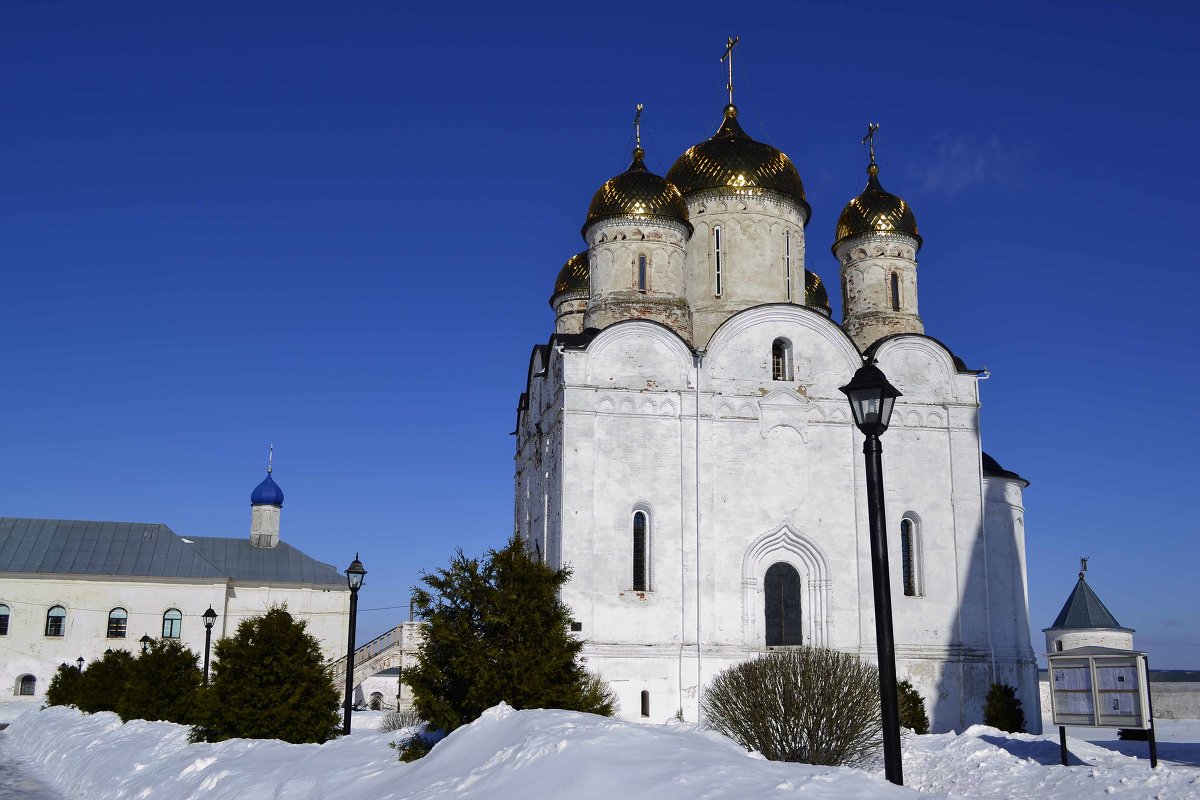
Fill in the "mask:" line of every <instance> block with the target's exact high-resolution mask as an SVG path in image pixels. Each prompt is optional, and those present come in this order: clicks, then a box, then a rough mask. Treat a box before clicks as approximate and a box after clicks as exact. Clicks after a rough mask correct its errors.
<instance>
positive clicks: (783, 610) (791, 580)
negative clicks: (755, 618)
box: [763, 561, 804, 647]
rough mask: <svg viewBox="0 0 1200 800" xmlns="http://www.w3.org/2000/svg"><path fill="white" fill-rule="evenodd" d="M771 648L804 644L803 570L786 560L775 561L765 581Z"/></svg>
mask: <svg viewBox="0 0 1200 800" xmlns="http://www.w3.org/2000/svg"><path fill="white" fill-rule="evenodd" d="M763 596H764V601H765V608H764V609H763V619H764V620H765V622H766V642H767V647H786V646H788V645H797V644H804V634H803V631H804V628H803V625H802V620H801V608H800V573H799V572H797V571H796V568H795V567H793V566H792V565H791V564H788V563H786V562H783V561H779V562H776V563H774V564H772V565H771V566H770V567H769V568H768V569H767V575H766V578H765V579H764V580H763Z"/></svg>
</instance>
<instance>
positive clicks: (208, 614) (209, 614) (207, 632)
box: [204, 606, 217, 686]
mask: <svg viewBox="0 0 1200 800" xmlns="http://www.w3.org/2000/svg"><path fill="white" fill-rule="evenodd" d="M216 624H217V612H215V611H213V607H212V606H209V607H208V611H205V612H204V685H205V686H207V685H208V655H209V653H210V652H211V651H212V629H213V625H216Z"/></svg>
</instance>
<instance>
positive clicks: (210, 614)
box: [204, 606, 217, 629]
mask: <svg viewBox="0 0 1200 800" xmlns="http://www.w3.org/2000/svg"><path fill="white" fill-rule="evenodd" d="M216 624H217V612H216V611H213V609H212V606H209V607H208V611H205V612H204V627H206V628H210V629H211V628H212V626H213V625H216Z"/></svg>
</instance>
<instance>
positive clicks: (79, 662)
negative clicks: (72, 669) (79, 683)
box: [75, 656, 83, 672]
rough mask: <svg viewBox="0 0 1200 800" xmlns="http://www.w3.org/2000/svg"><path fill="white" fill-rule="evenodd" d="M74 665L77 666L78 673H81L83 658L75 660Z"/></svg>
mask: <svg viewBox="0 0 1200 800" xmlns="http://www.w3.org/2000/svg"><path fill="white" fill-rule="evenodd" d="M75 663H76V664H78V665H79V671H80V672H83V656H80V657H79V658H77V659H75Z"/></svg>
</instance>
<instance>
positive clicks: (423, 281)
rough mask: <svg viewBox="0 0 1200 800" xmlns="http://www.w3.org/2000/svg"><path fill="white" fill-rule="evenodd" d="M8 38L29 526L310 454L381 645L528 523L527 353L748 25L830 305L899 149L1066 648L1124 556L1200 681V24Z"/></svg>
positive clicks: (147, 516)
mask: <svg viewBox="0 0 1200 800" xmlns="http://www.w3.org/2000/svg"><path fill="white" fill-rule="evenodd" d="M2 14H3V23H2V24H0V98H2V100H3V106H4V113H3V118H2V121H0V186H3V190H2V191H0V277H2V282H0V298H3V308H4V317H5V326H4V330H5V335H4V338H3V347H2V348H0V367H2V370H3V371H2V373H0V374H3V375H4V377H5V380H4V389H3V391H2V392H0V413H2V414H3V419H4V420H5V421H6V423H7V424H6V425H5V432H4V437H3V438H4V445H3V450H4V453H5V457H4V458H3V460H2V462H0V463H2V465H3V466H2V467H0V470H2V472H0V501H2V502H0V514H3V515H7V516H46V517H61V518H82V519H115V520H131V521H146V522H164V523H166V524H168V525H170V526H171V527H172V528H173V529H174V530H176V531H177V532H179V533H182V534H188V533H192V534H196V535H228V536H241V535H247V532H248V525H249V508H248V507H247V505H248V495H249V492H250V490H251V489H252V488H253V487H254V485H255V484H256V483H257V482H258V480H259V479H260V478H261V475H262V472H263V468H264V462H265V459H266V449H267V444H268V443H269V442H274V443H275V444H276V446H277V450H276V466H277V471H276V477H277V479H278V481H279V483H280V485H281V486H282V487H283V489H284V491H285V492H286V494H287V502H286V504H285V507H284V515H283V536H284V538H285V539H286V540H287V541H290V542H292V543H293V544H295V545H297V546H299V547H301V548H302V549H304V550H305V551H307V552H309V553H310V554H312V555H314V556H316V557H318V558H320V559H322V560H326V561H330V562H332V563H334V564H337V565H339V566H341V567H344V566H345V565H346V564H348V563H349V561H350V560H351V559H352V558H353V556H354V552H355V551H356V550H358V551H361V553H362V559H363V562H364V563H365V565H366V567H367V569H368V570H369V575H368V577H367V583H366V588H365V589H364V590H363V592H364V593H363V595H362V603H361V605H362V607H363V608H364V609H368V610H366V611H364V613H363V618H362V620H361V622H360V626H359V630H360V631H361V632H362V634H363V636H362V640H365V639H366V638H369V637H370V636H371V635H374V634H375V633H378V632H382V631H383V630H385V629H386V628H388V627H390V626H391V625H393V624H395V622H396V621H398V620H399V618H400V616H401V615H402V614H403V613H406V611H405V608H404V607H405V606H406V604H407V602H408V594H409V587H410V586H411V585H412V584H413V583H414V582H415V581H416V580H417V576H418V572H419V571H420V570H421V569H428V568H433V567H436V566H438V565H440V564H443V563H445V561H446V559H447V557H448V556H449V555H450V554H451V553H452V552H453V550H454V549H455V548H456V547H462V548H463V549H465V550H466V551H467V552H471V553H475V552H479V551H482V550H483V549H485V548H486V547H488V546H491V545H494V544H497V543H499V542H501V541H502V540H503V539H504V538H505V537H506V535H507V534H508V532H509V531H510V530H511V527H512V455H513V440H512V438H511V437H510V436H509V435H508V434H509V431H511V430H512V428H513V421H514V416H515V407H516V401H517V396H518V394H519V393H520V392H521V390H522V389H523V386H524V372H525V369H526V365H527V362H528V357H529V349H530V347H531V346H532V345H533V344H535V343H537V342H542V341H545V339H546V338H547V336H548V335H549V333H550V331H551V329H552V324H553V319H552V316H551V313H550V310H549V308H548V306H547V298H548V296H549V294H550V291H551V285H552V281H553V278H554V276H555V274H556V272H557V270H558V268H559V267H560V266H561V264H562V262H563V261H565V260H566V259H567V258H568V257H569V256H570V255H572V254H573V253H575V252H577V251H578V250H580V249H582V241H581V239H580V237H579V227H580V224H581V223H582V220H583V216H584V213H585V211H586V208H587V203H588V201H589V199H590V197H591V193H592V192H593V191H594V190H595V189H596V188H597V187H598V186H599V185H600V183H601V182H603V181H604V180H605V179H606V178H608V177H610V176H611V175H613V174H615V173H617V172H620V171H621V170H623V169H624V167H625V166H626V164H627V163H628V158H629V150H630V147H631V146H632V130H631V126H630V120H631V117H632V108H633V105H634V104H635V103H637V102H642V103H645V104H646V112H645V116H644V127H643V131H644V143H645V146H646V149H647V151H648V158H647V160H648V163H649V165H650V167H651V168H652V169H655V170H656V171H658V172H659V173H663V172H665V171H666V170H667V168H668V167H669V166H670V164H671V162H672V161H673V160H674V158H675V157H676V156H677V155H678V154H679V153H681V152H682V151H683V150H684V149H685V148H687V147H688V146H690V145H692V144H694V143H696V142H697V141H700V140H702V139H704V138H706V137H708V136H709V135H711V133H712V132H713V131H714V130H715V128H716V126H717V124H718V123H719V121H720V112H721V107H722V105H723V104H724V102H725V97H724V84H725V77H724V74H723V71H722V66H721V65H720V64H719V62H718V57H719V56H720V54H721V51H722V48H723V45H724V41H725V37H726V36H727V35H731V34H738V35H740V36H741V37H742V44H741V45H740V46H739V48H738V53H737V58H738V61H737V74H736V84H737V96H736V98H735V99H736V102H737V103H738V105H739V107H740V108H741V112H742V113H741V117H740V120H741V122H742V123H743V125H744V127H745V128H746V130H747V131H748V132H749V133H750V134H751V135H753V136H755V137H756V138H759V139H761V140H764V141H767V142H770V143H772V144H774V145H775V146H777V147H779V148H781V149H783V150H784V151H785V152H787V153H788V154H789V155H790V156H791V157H792V158H793V160H794V161H795V163H796V165H797V167H798V169H799V171H800V174H801V176H802V177H803V179H804V182H805V186H806V188H807V191H808V199H809V202H810V203H811V204H812V208H813V219H812V221H811V224H810V225H809V227H808V230H807V237H808V267H809V268H810V269H812V270H814V271H816V272H817V273H818V274H819V275H821V276H822V277H823V278H824V279H825V280H826V281H827V282H828V283H830V285H831V286H836V285H837V280H836V275H837V269H836V264H835V262H834V260H833V257H832V256H831V255H830V254H829V245H830V243H831V242H832V236H833V226H834V222H835V220H836V218H837V214H838V212H839V211H840V209H841V208H842V206H843V205H844V203H845V202H846V200H847V199H849V198H850V197H851V196H853V195H854V194H856V193H857V192H858V191H859V190H860V189H861V186H862V184H863V183H864V174H863V166H864V160H863V159H864V156H863V152H862V147H861V145H860V143H859V139H860V137H861V136H862V134H863V132H864V130H865V127H866V123H867V122H868V121H869V120H878V121H879V122H880V123H881V125H882V126H883V127H882V130H881V131H880V133H879V137H878V148H879V155H880V162H881V166H882V173H881V178H882V179H883V182H884V185H885V186H887V187H888V188H889V189H891V190H892V191H894V192H897V193H899V194H901V195H903V196H904V197H905V198H906V199H908V200H909V201H910V203H911V204H912V205H913V207H914V209H915V211H916V215H917V219H918V222H919V224H920V228H921V232H922V234H923V235H924V237H925V246H924V248H923V249H922V251H921V267H920V276H921V279H920V280H921V283H920V291H921V298H920V303H921V313H922V316H923V318H924V320H925V324H926V330H927V332H928V333H929V334H931V335H933V336H935V337H937V338H939V339H941V340H942V341H944V342H946V343H947V344H948V345H949V346H950V347H951V348H953V349H954V350H955V352H957V353H958V354H959V355H961V356H962V357H963V358H964V359H965V360H966V362H967V363H968V364H969V365H970V366H973V367H984V366H986V367H987V368H988V369H989V370H991V373H992V377H991V379H990V380H989V381H988V382H986V383H985V384H983V398H984V408H983V412H982V413H983V426H984V428H983V430H984V440H985V448H986V449H987V450H988V451H989V452H990V453H991V454H992V455H994V456H995V457H996V458H997V459H998V460H999V461H1000V462H1001V463H1002V464H1003V465H1004V466H1005V467H1007V468H1009V469H1013V470H1016V471H1018V472H1020V473H1021V474H1023V475H1025V476H1026V477H1028V478H1029V479H1030V480H1031V481H1032V486H1031V488H1030V489H1029V490H1028V491H1027V492H1026V503H1027V509H1028V510H1027V531H1028V557H1029V578H1030V601H1031V609H1032V627H1033V629H1034V630H1035V631H1040V629H1041V628H1042V627H1044V626H1046V625H1048V624H1049V623H1050V622H1051V621H1052V620H1053V618H1054V616H1055V614H1056V613H1057V611H1058V609H1059V606H1060V605H1061V604H1062V602H1063V601H1064V600H1065V598H1066V596H1067V594H1068V592H1069V591H1070V590H1071V587H1072V585H1073V583H1074V580H1075V572H1076V570H1077V564H1078V562H1077V560H1076V559H1077V557H1079V556H1083V555H1086V556H1091V557H1092V562H1091V567H1092V568H1091V572H1090V573H1089V581H1090V583H1091V584H1092V585H1093V586H1094V587H1095V588H1096V590H1097V591H1098V593H1099V594H1100V596H1101V597H1102V598H1103V599H1104V600H1105V602H1106V603H1107V604H1108V606H1109V608H1110V609H1111V610H1112V611H1113V613H1114V614H1115V615H1116V616H1117V618H1118V619H1119V620H1120V621H1121V622H1122V623H1123V624H1125V625H1128V626H1130V627H1134V628H1136V629H1137V631H1138V633H1137V638H1136V642H1137V644H1138V645H1140V646H1142V647H1144V648H1146V649H1147V650H1149V652H1150V654H1151V664H1152V665H1153V666H1156V667H1163V668H1168V667H1171V668H1200V610H1198V609H1200V602H1197V601H1198V600H1200V591H1198V590H1197V588H1196V586H1197V581H1196V572H1197V568H1198V564H1197V561H1198V559H1197V556H1198V555H1200V546H1198V545H1197V541H1198V540H1200V526H1198V525H1197V522H1196V517H1195V515H1194V513H1192V512H1191V511H1190V510H1189V509H1191V508H1192V504H1193V502H1194V495H1193V494H1192V492H1193V491H1194V490H1195V489H1194V487H1195V485H1196V479H1197V477H1198V475H1197V470H1196V468H1195V455H1194V454H1195V452H1196V449H1197V444H1198V439H1200V436H1198V435H1197V433H1196V428H1197V425H1198V424H1200V419H1198V416H1200V415H1197V413H1196V410H1197V406H1198V403H1197V400H1196V398H1197V395H1198V393H1200V379H1198V378H1197V373H1196V369H1197V365H1196V357H1195V350H1196V345H1197V334H1196V328H1195V325H1196V322H1195V317H1196V314H1195V310H1194V307H1195V304H1196V301H1197V298H1198V297H1200V279H1198V278H1197V269H1196V267H1195V266H1194V263H1193V262H1194V261H1195V258H1194V257H1193V256H1192V255H1191V254H1190V250H1189V247H1190V242H1191V237H1190V234H1191V233H1192V232H1193V231H1194V230H1195V229H1196V220H1197V218H1198V217H1200V194H1197V192H1196V190H1195V187H1196V185H1197V183H1198V181H1197V178H1198V177H1200V176H1198V175H1197V165H1196V158H1195V157H1194V155H1193V150H1194V149H1195V142H1196V140H1197V134H1198V133H1200V124H1198V122H1200V112H1198V111H1197V106H1196V104H1195V103H1194V102H1193V101H1192V100H1191V99H1190V97H1191V92H1192V90H1189V89H1188V88H1187V86H1189V85H1190V84H1191V82H1192V81H1193V79H1194V76H1195V74H1196V72H1197V66H1198V64H1197V61H1198V58H1197V55H1196V48H1195V43H1194V40H1193V37H1192V32H1194V31H1195V30H1196V28H1197V24H1198V23H1200V19H1198V16H1200V13H1198V12H1197V11H1196V10H1195V8H1194V7H1188V6H1184V5H1183V4H1179V5H1178V7H1172V6H1170V5H1169V4H1162V5H1153V4H1142V5H1141V6H1140V7H1138V8H1136V9H1135V8H1132V7H1129V6H1128V5H1125V6H1119V5H1115V4H1107V3H1099V4H1097V3H1088V4H1083V3H1080V4H1075V5H1071V4H1044V3H1010V4H1004V5H1003V6H988V7H984V4H978V6H977V4H963V3H945V4H941V3H938V4H924V5H922V4H906V5H903V6H897V5H895V4H882V3H881V4H877V5H873V4H864V3H842V2H838V3H804V4H801V3H779V2H776V3H756V4H741V5H738V4H732V5H731V4H717V3H713V4H706V3H693V4H688V5H668V4H646V5H644V6H633V5H609V4H587V5H586V6H582V7H580V8H569V7H568V6H566V5H565V4H557V5H547V6H543V7H534V6H511V5H509V6H505V5H498V4H486V5H473V4H471V3H458V4H429V5H424V6H420V7H414V6H412V5H411V4H409V5H402V4H393V3H378V4H365V3H352V4H338V6H336V7H334V6H330V5H327V4H322V5H316V4H313V5H306V4H303V3H290V4H274V5H271V4H255V5H254V7H253V8H252V9H251V10H246V8H245V7H239V8H236V9H235V8H233V7H229V8H228V9H222V8H219V7H218V8H195V7H193V8H187V9H182V8H177V7H164V6H163V5H161V4H148V3H146V4H118V5H116V6H112V5H109V6H98V5H95V4H82V3H80V4H69V3H14V2H7V3H4V4H3V12H2ZM836 306H837V301H836V300H835V308H836ZM885 444H886V442H885ZM885 458H886V454H885ZM1189 464H1191V465H1192V466H1189ZM389 607H390V608H389ZM371 609H378V610H371ZM1034 647H1035V648H1036V649H1038V651H1039V652H1040V649H1041V647H1042V640H1041V635H1040V633H1038V634H1036V635H1035V637H1034Z"/></svg>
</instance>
